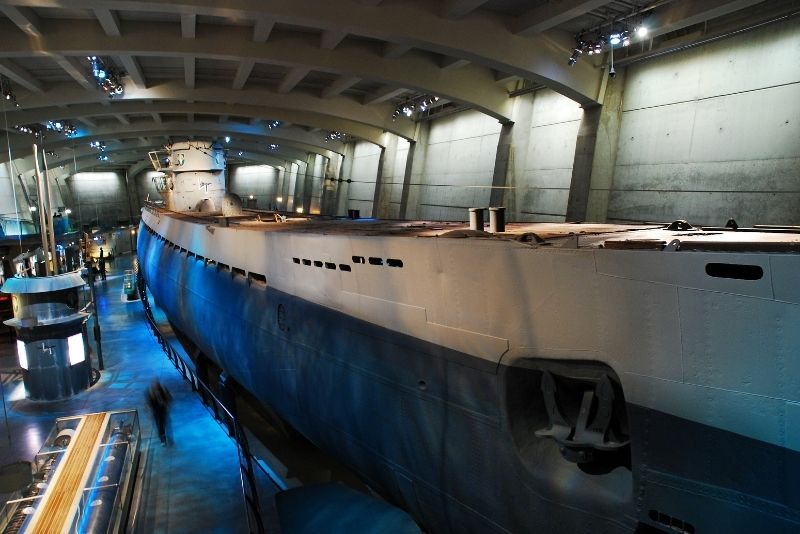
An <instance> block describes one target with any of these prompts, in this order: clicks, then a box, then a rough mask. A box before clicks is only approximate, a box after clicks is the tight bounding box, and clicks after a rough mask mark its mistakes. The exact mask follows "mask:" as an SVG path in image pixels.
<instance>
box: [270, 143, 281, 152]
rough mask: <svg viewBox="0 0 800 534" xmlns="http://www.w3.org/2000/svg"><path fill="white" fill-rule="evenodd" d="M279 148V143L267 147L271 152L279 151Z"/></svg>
mask: <svg viewBox="0 0 800 534" xmlns="http://www.w3.org/2000/svg"><path fill="white" fill-rule="evenodd" d="M278 146H279V145H278V144H277V143H270V144H268V145H267V148H268V149H270V150H278Z"/></svg>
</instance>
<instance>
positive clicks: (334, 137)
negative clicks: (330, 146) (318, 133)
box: [323, 130, 347, 142]
mask: <svg viewBox="0 0 800 534" xmlns="http://www.w3.org/2000/svg"><path fill="white" fill-rule="evenodd" d="M346 137H347V135H346V134H344V133H342V132H337V131H335V130H334V131H330V132H328V133H327V134H326V135H325V137H324V138H323V139H324V141H325V142H328V141H344V140H345V138H346Z"/></svg>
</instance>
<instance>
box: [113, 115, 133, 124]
mask: <svg viewBox="0 0 800 534" xmlns="http://www.w3.org/2000/svg"><path fill="white" fill-rule="evenodd" d="M114 117H115V118H116V119H117V120H118V121H119V122H121V123H122V124H124V125H125V126H128V125H129V124H130V123H131V121H130V119H129V118H128V117H126V116H125V115H123V114H122V113H114Z"/></svg>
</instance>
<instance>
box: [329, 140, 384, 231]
mask: <svg viewBox="0 0 800 534" xmlns="http://www.w3.org/2000/svg"><path fill="white" fill-rule="evenodd" d="M380 157H381V147H379V146H377V145H373V144H372V143H367V142H365V141H358V142H356V143H355V146H354V147H353V156H352V159H351V162H350V163H351V165H350V166H349V169H348V171H349V172H347V174H345V175H344V176H343V178H344V179H345V180H347V179H350V180H352V182H350V183H349V184H347V187H346V194H347V197H346V198H347V200H346V202H345V209H344V213H338V215H344V214H346V213H347V210H351V209H355V210H359V211H360V212H361V216H362V217H372V215H373V207H372V203H373V199H374V198H375V180H376V177H377V176H378V165H379V163H380Z"/></svg>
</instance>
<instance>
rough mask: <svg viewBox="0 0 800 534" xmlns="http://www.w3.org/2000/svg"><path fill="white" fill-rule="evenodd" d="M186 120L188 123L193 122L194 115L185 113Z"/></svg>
mask: <svg viewBox="0 0 800 534" xmlns="http://www.w3.org/2000/svg"><path fill="white" fill-rule="evenodd" d="M186 120H187V121H188V122H194V113H187V114H186Z"/></svg>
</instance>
